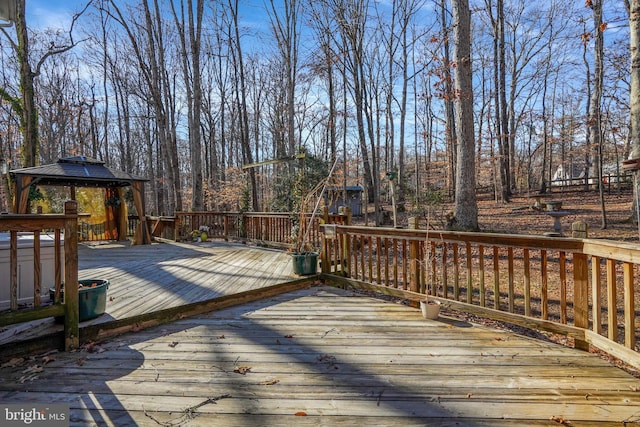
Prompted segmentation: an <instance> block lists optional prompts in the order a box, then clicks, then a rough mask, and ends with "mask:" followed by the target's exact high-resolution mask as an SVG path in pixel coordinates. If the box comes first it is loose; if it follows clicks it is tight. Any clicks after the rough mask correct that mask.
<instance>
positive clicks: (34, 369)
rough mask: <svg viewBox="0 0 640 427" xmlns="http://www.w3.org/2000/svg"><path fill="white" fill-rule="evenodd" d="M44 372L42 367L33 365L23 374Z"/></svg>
mask: <svg viewBox="0 0 640 427" xmlns="http://www.w3.org/2000/svg"><path fill="white" fill-rule="evenodd" d="M42 371H44V369H42V366H40V365H33V366H29V367H28V368H27V369H25V370H24V371H22V373H23V374H33V373H38V372H42Z"/></svg>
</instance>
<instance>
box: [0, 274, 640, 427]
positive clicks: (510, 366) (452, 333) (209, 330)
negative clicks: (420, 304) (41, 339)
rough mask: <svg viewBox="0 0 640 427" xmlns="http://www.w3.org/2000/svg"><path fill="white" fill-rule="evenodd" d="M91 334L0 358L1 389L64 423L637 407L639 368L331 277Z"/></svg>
mask: <svg viewBox="0 0 640 427" xmlns="http://www.w3.org/2000/svg"><path fill="white" fill-rule="evenodd" d="M100 348H102V349H103V350H104V351H102V350H101V351H96V352H93V353H86V352H85V353H65V354H56V355H55V359H56V360H54V361H51V362H50V363H47V364H46V365H43V366H42V369H43V370H42V372H38V373H36V374H35V377H34V378H32V381H26V382H23V383H21V382H19V381H17V380H18V379H20V378H21V377H24V376H25V373H24V372H23V371H24V370H25V368H26V367H27V366H32V365H34V364H39V365H41V364H42V361H40V360H37V359H36V360H33V361H31V362H30V363H26V364H25V365H23V366H20V367H14V368H10V367H5V368H3V369H1V370H0V401H1V402H3V403H10V402H20V403H25V402H42V401H44V402H51V403H67V404H68V405H70V407H71V415H72V418H71V425H93V424H98V425H117V426H121V425H141V426H145V425H149V426H155V425H158V423H169V422H171V423H177V422H183V424H181V425H188V426H205V425H216V426H231V425H234V426H239V425H391V426H393V425H397V426H412V425H465V426H507V425H510V426H516V425H531V426H533V425H560V424H561V421H563V420H564V421H567V422H571V423H572V424H571V425H580V426H583V425H585V426H596V425H611V424H614V423H618V424H620V425H622V423H624V422H627V423H634V422H639V421H640V381H639V380H638V379H636V378H634V377H632V376H630V375H628V374H626V373H625V372H623V371H621V370H619V369H616V368H614V367H612V366H610V365H609V364H608V363H606V362H605V361H603V360H601V359H600V358H598V357H597V356H595V355H593V354H589V353H585V352H581V351H578V350H574V349H570V348H566V347H562V346H559V345H556V344H553V343H548V342H543V341H538V340H534V339H531V338H525V337H520V336H518V335H516V334H513V333H511V332H505V331H497V330H491V329H488V328H484V327H480V326H477V325H472V324H468V323H464V322H460V321H457V320H453V319H447V318H444V317H441V318H440V319H439V320H437V321H430V320H425V319H423V318H422V317H421V316H420V314H419V310H417V309H413V308H410V307H407V306H404V305H402V304H395V303H391V302H385V301H382V300H377V299H373V298H370V297H365V296H361V295H354V294H352V293H350V292H347V291H342V290H339V289H334V288H328V287H315V288H311V289H306V290H302V291H297V292H293V293H290V294H284V295H279V296H277V297H272V298H269V299H268V300H266V301H259V302H254V303H250V304H245V305H242V306H236V307H233V308H229V309H225V310H222V311H218V312H212V313H210V314H208V315H204V316H197V317H193V318H187V319H182V320H180V321H177V322H172V323H170V324H165V325H162V326H159V327H154V328H150V329H147V330H143V331H140V332H137V333H130V334H127V335H124V336H121V337H118V338H116V339H112V340H109V341H108V342H105V343H102V344H101V347H100ZM242 367H244V368H245V369H247V371H246V372H245V374H244V375H242V374H241V373H239V371H241V369H240V368H242ZM296 414H297V416H296ZM189 417H192V418H189ZM552 418H554V419H555V420H556V421H552Z"/></svg>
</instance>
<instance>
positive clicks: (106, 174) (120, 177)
mask: <svg viewBox="0 0 640 427" xmlns="http://www.w3.org/2000/svg"><path fill="white" fill-rule="evenodd" d="M10 173H11V174H12V175H22V176H31V177H33V183H34V184H36V185H61V186H65V185H68V186H76V187H126V186H128V185H131V183H132V182H134V181H148V179H146V178H142V177H138V176H135V175H132V174H130V173H128V172H124V171H118V170H115V169H111V168H108V167H107V166H105V165H104V162H103V161H101V160H96V159H92V158H89V157H85V156H74V157H64V158H61V159H58V161H57V162H56V163H51V164H47V165H42V166H34V167H30V168H22V169H14V170H12V171H11V172H10Z"/></svg>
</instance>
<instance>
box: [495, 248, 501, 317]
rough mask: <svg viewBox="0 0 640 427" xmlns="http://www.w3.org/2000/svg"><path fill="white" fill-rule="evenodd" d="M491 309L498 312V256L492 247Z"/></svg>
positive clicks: (496, 249)
mask: <svg viewBox="0 0 640 427" xmlns="http://www.w3.org/2000/svg"><path fill="white" fill-rule="evenodd" d="M493 308H495V309H496V310H500V254H499V252H498V247H497V246H494V247H493Z"/></svg>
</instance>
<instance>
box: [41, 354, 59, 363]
mask: <svg viewBox="0 0 640 427" xmlns="http://www.w3.org/2000/svg"><path fill="white" fill-rule="evenodd" d="M54 360H56V358H55V357H53V356H44V357H43V358H42V364H43V365H46V364H47V363H49V362H53V361H54Z"/></svg>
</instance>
